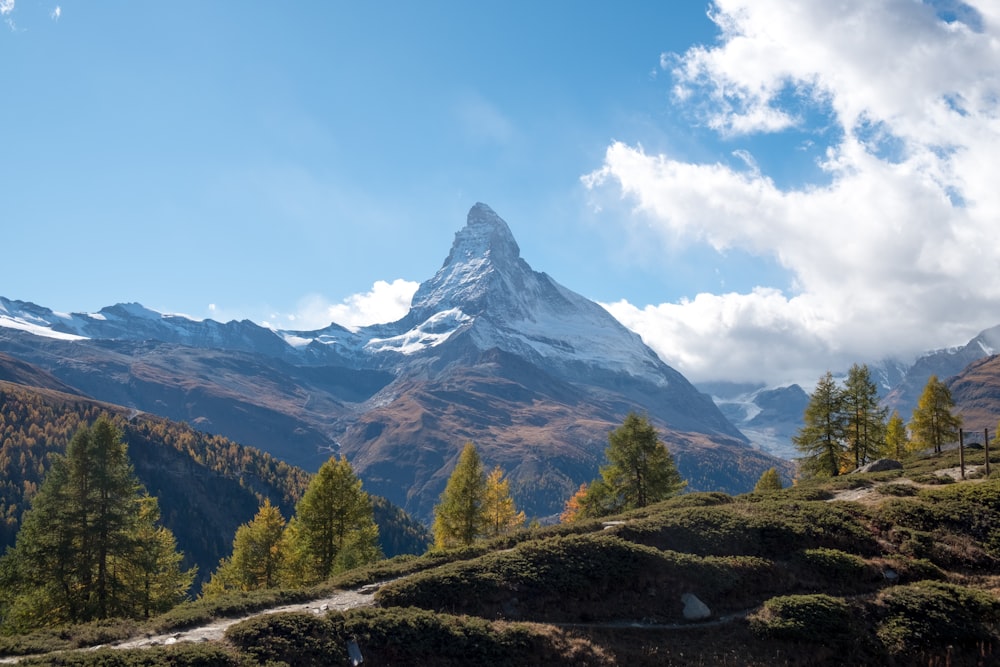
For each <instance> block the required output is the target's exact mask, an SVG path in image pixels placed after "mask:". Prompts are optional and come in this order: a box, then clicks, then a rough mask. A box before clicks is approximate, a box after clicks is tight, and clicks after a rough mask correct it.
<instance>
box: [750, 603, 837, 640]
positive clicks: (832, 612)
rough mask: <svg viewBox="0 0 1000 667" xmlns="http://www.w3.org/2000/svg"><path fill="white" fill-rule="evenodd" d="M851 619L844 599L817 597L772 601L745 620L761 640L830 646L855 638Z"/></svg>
mask: <svg viewBox="0 0 1000 667" xmlns="http://www.w3.org/2000/svg"><path fill="white" fill-rule="evenodd" d="M853 617H854V614H853V613H852V611H851V607H850V606H849V605H848V604H847V602H845V601H844V600H843V599H841V598H835V597H832V596H829V595H824V594H816V595H783V596H780V597H774V598H771V599H770V600H768V601H767V602H765V603H764V605H763V606H762V607H761V609H760V610H759V611H758V612H756V613H754V614H752V615H751V616H749V617H748V620H749V622H750V629H751V631H752V632H753V633H754V634H755V635H757V636H758V637H760V638H762V639H772V638H773V639H787V640H792V641H799V642H811V643H817V644H830V643H833V642H834V641H836V640H838V639H841V638H844V637H848V636H850V635H853V634H854V622H853Z"/></svg>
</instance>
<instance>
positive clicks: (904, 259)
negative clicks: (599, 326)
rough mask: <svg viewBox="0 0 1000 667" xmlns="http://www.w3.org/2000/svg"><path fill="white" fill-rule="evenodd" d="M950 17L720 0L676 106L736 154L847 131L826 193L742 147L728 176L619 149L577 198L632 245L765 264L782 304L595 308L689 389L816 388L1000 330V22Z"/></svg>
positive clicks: (896, 6)
mask: <svg viewBox="0 0 1000 667" xmlns="http://www.w3.org/2000/svg"><path fill="white" fill-rule="evenodd" d="M961 8H962V11H960V12H958V11H956V12H951V13H950V14H949V15H944V14H939V13H938V12H937V11H936V10H935V7H934V6H933V5H931V4H928V3H921V2H914V1H913V0H879V1H878V2H873V1H872V0H847V1H846V2H841V3H830V2H825V1H823V0H796V1H793V2H790V1H789V0H716V2H714V4H713V5H712V7H711V12H710V16H711V18H712V19H713V21H715V23H716V24H717V26H718V28H719V31H720V33H721V36H720V40H719V41H718V42H717V43H715V44H713V45H712V46H697V47H694V48H692V49H690V50H688V51H687V52H686V53H684V54H679V55H668V56H664V57H663V59H662V63H663V66H664V68H666V69H667V70H668V71H669V72H670V75H671V76H672V77H673V83H674V95H675V99H674V103H675V104H677V105H680V106H682V107H684V108H686V109H688V110H690V111H691V112H692V113H696V114H699V115H700V117H701V121H702V122H703V123H704V125H705V126H707V127H710V128H712V129H714V130H715V131H717V132H718V133H719V135H720V136H722V137H725V138H727V139H728V140H729V141H731V142H732V141H734V140H735V138H738V137H740V136H744V135H751V134H752V135H759V136H758V139H760V138H761V137H764V138H766V137H767V136H768V135H770V134H773V133H776V132H781V131H783V130H787V129H788V128H792V127H795V128H797V129H799V130H802V129H808V127H807V126H808V123H809V120H808V118H809V114H808V113H806V114H803V113H802V111H803V109H804V108H805V109H807V111H808V112H809V113H811V114H813V115H814V116H821V117H822V118H823V122H824V123H827V124H830V125H832V126H833V127H835V128H836V129H837V130H839V131H837V132H833V133H829V134H828V135H825V136H834V137H835V139H834V140H832V141H830V143H828V145H826V146H825V147H824V149H825V150H824V152H823V157H822V158H821V161H820V162H819V167H820V168H821V170H822V172H823V176H824V180H823V182H822V183H815V184H807V185H804V186H797V187H794V188H793V187H785V188H783V187H779V186H778V185H776V184H775V182H774V180H773V179H771V178H770V177H769V176H768V174H767V172H766V169H764V168H763V167H762V166H760V164H758V163H759V161H758V160H754V158H753V156H752V155H751V154H750V153H749V152H747V151H745V150H743V149H738V151H737V152H734V153H733V154H734V155H735V156H736V157H738V158H739V159H740V160H741V161H742V162H744V163H745V165H746V167H747V169H745V170H739V169H734V168H733V167H731V166H727V165H724V164H708V163H693V162H689V161H685V160H684V159H682V158H681V157H679V156H674V155H669V154H649V153H647V152H646V151H645V150H644V149H643V147H642V146H641V145H626V144H623V143H620V142H616V143H613V144H612V145H611V146H610V147H609V148H608V149H607V151H606V154H605V159H604V164H603V166H602V167H601V168H600V169H598V170H597V171H595V172H593V173H591V174H588V175H587V176H585V177H584V183H585V184H586V185H587V186H588V187H589V188H591V189H592V191H593V193H594V196H595V199H596V200H597V201H598V203H599V204H600V205H601V206H602V209H603V210H608V206H609V201H610V199H612V195H617V196H619V197H621V198H623V199H624V201H625V202H627V204H628V205H629V206H630V207H632V209H633V210H632V211H631V212H630V215H626V216H623V219H624V220H625V221H626V223H627V221H629V220H632V221H638V220H639V219H640V218H641V219H642V222H643V223H644V224H643V225H638V224H635V225H634V228H635V229H636V230H637V232H638V230H639V229H640V228H645V223H648V222H649V221H652V224H653V228H654V230H655V231H656V233H658V234H660V235H661V236H662V238H663V239H664V240H666V241H668V242H670V243H671V244H676V243H677V242H678V240H680V242H682V243H685V242H686V243H692V244H694V243H703V244H708V245H710V246H711V247H713V248H715V249H716V250H719V251H720V252H721V251H725V250H726V249H729V248H737V249H741V250H744V251H747V252H750V253H753V254H756V255H758V256H761V257H770V258H773V259H774V260H775V261H777V262H778V263H779V264H780V265H781V266H783V267H784V268H786V269H787V270H788V272H789V274H790V275H791V276H792V277H793V281H794V289H792V290H789V291H788V292H787V293H785V292H783V291H780V290H778V289H775V288H774V286H766V285H765V286H761V287H760V288H758V289H755V290H753V291H752V292H751V293H749V294H743V293H728V294H719V295H712V294H700V295H697V296H695V297H694V298H691V299H688V300H683V301H681V302H679V303H673V304H660V305H652V306H647V307H645V308H638V307H636V306H633V305H632V304H628V303H625V302H620V303H617V304H609V305H608V306H607V308H608V309H609V310H610V311H611V312H612V313H614V314H615V315H616V316H617V317H619V318H620V319H622V321H623V322H624V323H625V324H626V325H628V326H630V327H632V328H634V329H636V330H637V331H638V332H639V333H640V334H641V335H643V337H644V338H645V339H646V340H647V342H648V343H650V345H651V346H652V347H654V349H656V350H657V351H658V352H659V353H660V354H661V356H663V357H664V359H665V360H666V361H667V362H668V363H671V364H673V365H675V366H676V367H677V368H678V369H679V370H681V371H682V372H684V373H685V374H687V375H688V376H689V377H691V378H692V379H694V380H709V379H733V380H754V381H756V380H762V379H763V380H765V381H771V382H780V381H783V380H785V381H787V379H788V378H792V379H795V380H799V379H800V375H797V374H799V373H803V372H805V373H811V374H814V375H816V376H817V377H818V375H819V374H820V373H822V372H823V371H824V370H826V369H827V368H831V369H833V370H838V369H839V366H840V365H845V364H846V365H849V363H850V362H851V361H870V360H875V359H878V358H880V357H882V356H888V355H898V356H907V355H911V354H914V353H917V352H920V351H922V350H925V349H928V348H931V347H938V346H942V345H947V344H955V343H959V342H964V340H967V339H968V338H969V337H971V336H972V335H974V334H975V333H976V332H977V331H978V330H980V329H982V328H985V327H987V326H992V325H995V324H997V323H1000V308H998V306H1000V243H997V242H996V239H997V229H998V227H997V220H998V219H1000V188H997V187H996V184H995V173H996V170H997V167H998V157H997V156H1000V67H998V65H997V63H1000V9H998V8H997V7H996V6H994V5H992V4H991V3H989V2H987V1H986V0H980V1H978V2H977V1H970V2H968V3H965V4H962V5H961ZM788 150H790V151H795V150H796V149H794V148H791V149H788ZM814 379H815V378H814Z"/></svg>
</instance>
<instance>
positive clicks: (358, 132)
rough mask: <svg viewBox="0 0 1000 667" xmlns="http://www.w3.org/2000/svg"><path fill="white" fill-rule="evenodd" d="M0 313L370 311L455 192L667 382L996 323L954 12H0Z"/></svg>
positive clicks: (398, 280)
mask: <svg viewBox="0 0 1000 667" xmlns="http://www.w3.org/2000/svg"><path fill="white" fill-rule="evenodd" d="M0 18H2V20H3V24H2V25H0V127H2V128H3V143H2V145H0V195H2V206H3V208H2V209H0V211H2V213H0V219H2V220H3V222H2V227H0V229H2V238H3V241H2V243H3V250H2V253H0V256H2V258H3V259H2V262H0V295H3V296H6V297H8V298H13V299H21V300H26V301H33V302H36V303H39V304H41V305H44V306H48V307H50V308H52V309H54V310H59V311H94V310H97V309H99V308H101V307H103V306H106V305H111V304H113V303H116V302H121V301H139V302H141V303H143V304H144V305H146V306H148V307H150V308H154V309H156V310H160V311H163V312H180V313H185V314H188V315H191V316H193V317H213V318H215V319H220V320H228V319H233V318H238V319H242V318H249V319H252V320H255V321H258V322H266V323H269V324H271V325H272V326H276V327H281V328H317V327H319V326H322V325H324V324H326V323H327V322H328V321H329V320H331V319H336V320H338V321H340V322H341V323H344V324H363V323H368V322H373V321H379V320H382V321H384V320H388V319H395V317H397V316H398V315H399V314H400V311H401V310H403V309H405V306H406V303H407V300H408V298H409V295H410V293H412V290H413V289H414V287H415V283H417V282H419V281H422V280H425V279H427V278H429V277H430V276H432V275H433V273H434V272H435V271H436V270H437V268H438V267H439V266H440V263H441V261H442V260H443V259H444V257H445V256H446V254H447V251H448V249H449V247H450V245H451V241H452V238H453V235H454V233H455V232H456V231H457V230H458V229H459V228H461V226H462V225H463V224H464V221H465V215H466V213H467V211H468V209H469V208H470V207H471V206H472V204H474V203H475V202H477V201H482V202H485V203H487V204H489V205H490V206H491V207H493V208H494V209H495V210H496V211H497V212H498V213H499V214H500V215H501V216H502V217H503V218H504V219H505V220H507V222H508V223H509V224H510V226H511V229H512V231H513V232H514V235H515V237H516V238H517V240H518V243H519V244H520V246H521V253H522V256H523V257H524V258H525V259H526V260H527V261H528V262H529V264H531V265H532V267H533V268H535V269H536V270H539V271H545V272H546V273H548V274H549V275H551V276H553V277H554V278H555V279H556V280H558V281H559V282H561V283H562V284H563V285H565V286H567V287H569V288H570V289H573V290H575V291H577V292H579V293H581V294H583V295H585V296H587V297H590V298H592V299H595V300H597V301H599V302H601V303H604V304H606V305H607V307H608V308H609V309H610V310H611V311H612V312H613V313H614V314H615V315H616V316H617V317H619V319H620V320H621V321H623V322H624V323H625V324H626V325H628V326H630V327H632V328H633V329H635V330H636V331H638V332H639V333H640V334H642V335H643V336H644V338H645V339H646V340H647V342H648V343H649V344H650V345H652V346H653V347H654V349H656V350H657V351H658V352H659V353H660V355H661V356H662V357H663V358H664V359H665V360H666V361H667V362H668V363H670V364H671V365H673V366H675V367H677V368H678V369H679V370H681V371H682V372H684V373H685V374H686V375H688V376H689V377H690V378H692V379H694V380H715V379H733V380H762V381H767V382H772V383H778V382H783V381H793V380H794V381H801V380H806V379H812V380H815V378H816V377H818V376H819V374H821V373H822V372H823V371H825V370H826V369H827V368H833V369H835V370H836V369H838V368H840V367H841V366H843V367H846V366H847V365H849V364H850V363H851V362H852V361H867V360H874V359H877V358H880V357H881V356H885V355H887V354H900V355H904V356H905V355H908V354H913V353H916V352H918V351H920V350H924V349H928V348H933V347H940V346H945V345H951V344H956V343H962V342H964V341H965V340H968V338H970V337H971V336H972V335H974V334H975V333H976V332H977V331H979V330H980V329H982V328H985V327H987V326H991V325H994V324H998V323H1000V309H998V308H997V306H998V305H1000V275H998V273H1000V268H996V267H1000V261H996V260H1000V257H998V255H1000V243H997V241H998V240H1000V238H998V237H1000V233H998V231H997V230H998V229H1000V227H998V225H997V223H996V220H997V219H1000V216H998V214H1000V199H998V195H997V192H996V191H997V188H996V187H995V185H994V183H993V181H995V176H993V175H995V173H996V171H997V169H996V167H997V164H996V163H997V160H998V159H1000V158H997V156H998V155H1000V151H998V150H997V148H1000V127H998V124H997V122H996V120H995V119H996V118H997V117H1000V114H998V111H1000V109H998V106H1000V103H998V101H997V100H1000V66H998V63H1000V53H998V52H997V48H998V47H997V46H996V43H997V41H998V35H1000V27H998V21H1000V17H998V10H997V9H996V8H995V7H992V6H990V4H988V3H987V2H985V0H977V1H975V2H970V3H968V4H966V3H961V2H950V1H946V0H942V1H940V2H933V3H922V2H918V1H917V0H881V1H879V2H873V1H871V0H851V1H848V2H845V3H841V4H839V5H837V7H836V10H835V11H834V10H833V3H828V2H826V1H825V0H812V1H804V0H796V1H794V2H792V1H789V0H754V1H752V2H751V1H749V0H745V1H741V0H718V1H717V2H713V3H708V2H703V1H696V0H685V1H682V2H635V3H616V4H612V3H598V2H570V1H568V0H567V1H555V0H554V1H552V2H542V3H527V2H509V3H469V2H426V3H413V2H391V3H341V2H299V3H283V4H277V5H276V4H274V3H263V2H244V3H221V2H217V3H203V2H173V3H138V2H131V1H125V0H122V1H117V2H114V1H107V2H100V3H84V2H77V1H75V0H67V1H65V2H53V1H51V0H44V1H37V0H0Z"/></svg>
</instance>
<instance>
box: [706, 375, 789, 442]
mask: <svg viewBox="0 0 1000 667" xmlns="http://www.w3.org/2000/svg"><path fill="white" fill-rule="evenodd" d="M699 389H702V390H703V391H705V392H707V393H709V394H710V395H711V396H712V400H713V401H714V402H715V404H716V405H717V406H719V409H720V410H721V411H722V414H724V415H725V416H726V418H727V419H729V421H731V422H732V423H733V424H734V425H735V426H736V427H737V428H738V429H739V430H740V432H741V433H743V435H745V436H746V437H747V438H748V439H749V440H750V442H752V443H753V445H754V446H755V447H759V448H761V449H763V450H764V451H766V452H767V453H769V454H772V455H774V456H778V457H781V458H784V459H794V458H796V457H798V456H800V452H799V451H798V450H796V449H795V445H794V444H792V437H793V436H795V435H796V434H797V433H798V431H799V429H800V428H801V427H802V415H803V414H804V413H805V409H806V406H807V405H808V404H809V395H808V394H807V393H806V392H805V391H804V390H803V389H802V387H800V386H799V385H797V384H792V385H789V386H787V387H777V388H773V389H772V388H767V387H764V386H763V385H755V384H745V383H729V382H712V383H705V384H701V385H699Z"/></svg>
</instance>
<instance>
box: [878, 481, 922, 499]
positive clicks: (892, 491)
mask: <svg viewBox="0 0 1000 667" xmlns="http://www.w3.org/2000/svg"><path fill="white" fill-rule="evenodd" d="M875 491H876V493H880V494H882V495H883V496H915V495H917V489H916V487H914V486H913V485H912V484H900V483H898V482H894V483H892V484H882V485H881V486H876V487H875Z"/></svg>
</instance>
